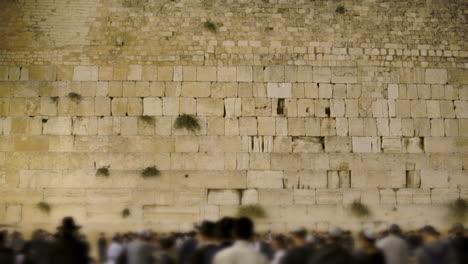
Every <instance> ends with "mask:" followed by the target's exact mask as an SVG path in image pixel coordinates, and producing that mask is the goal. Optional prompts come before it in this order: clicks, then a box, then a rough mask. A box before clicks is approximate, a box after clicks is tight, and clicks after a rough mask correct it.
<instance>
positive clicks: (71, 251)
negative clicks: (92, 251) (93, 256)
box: [47, 217, 89, 264]
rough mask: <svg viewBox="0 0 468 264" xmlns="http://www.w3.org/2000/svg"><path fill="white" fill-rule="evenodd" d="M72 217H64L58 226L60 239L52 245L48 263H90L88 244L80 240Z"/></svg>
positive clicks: (77, 227) (77, 228) (78, 227)
mask: <svg viewBox="0 0 468 264" xmlns="http://www.w3.org/2000/svg"><path fill="white" fill-rule="evenodd" d="M80 228H81V227H80V226H78V225H76V224H75V220H74V219H73V218H72V217H64V218H63V219H62V225H61V226H60V227H58V233H59V235H58V239H57V240H56V241H55V242H54V243H53V244H52V245H51V248H50V252H49V254H48V262H47V264H64V263H67V264H88V263H89V257H88V255H87V251H88V249H87V247H86V244H85V243H83V242H82V241H80V240H79V238H78V230H79V229H80Z"/></svg>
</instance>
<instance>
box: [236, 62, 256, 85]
mask: <svg viewBox="0 0 468 264" xmlns="http://www.w3.org/2000/svg"><path fill="white" fill-rule="evenodd" d="M237 81H238V82H252V81H253V69H252V67H251V66H238V67H237Z"/></svg>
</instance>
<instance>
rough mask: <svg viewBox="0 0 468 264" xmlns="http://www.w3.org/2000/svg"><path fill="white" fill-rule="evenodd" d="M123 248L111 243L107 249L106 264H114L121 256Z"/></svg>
mask: <svg viewBox="0 0 468 264" xmlns="http://www.w3.org/2000/svg"><path fill="white" fill-rule="evenodd" d="M122 251H123V246H122V245H120V244H119V243H115V242H112V244H111V245H110V247H109V249H107V262H106V264H115V263H117V259H118V258H119V256H120V254H122Z"/></svg>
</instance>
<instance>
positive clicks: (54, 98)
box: [50, 96, 60, 104]
mask: <svg viewBox="0 0 468 264" xmlns="http://www.w3.org/2000/svg"><path fill="white" fill-rule="evenodd" d="M59 99H60V97H58V96H52V97H51V98H50V100H51V101H52V103H54V104H57V103H58V101H59Z"/></svg>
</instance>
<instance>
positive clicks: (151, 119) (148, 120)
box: [140, 115, 154, 125]
mask: <svg viewBox="0 0 468 264" xmlns="http://www.w3.org/2000/svg"><path fill="white" fill-rule="evenodd" d="M140 120H141V121H143V122H145V123H147V124H149V125H152V124H154V117H152V116H147V115H144V116H140Z"/></svg>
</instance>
